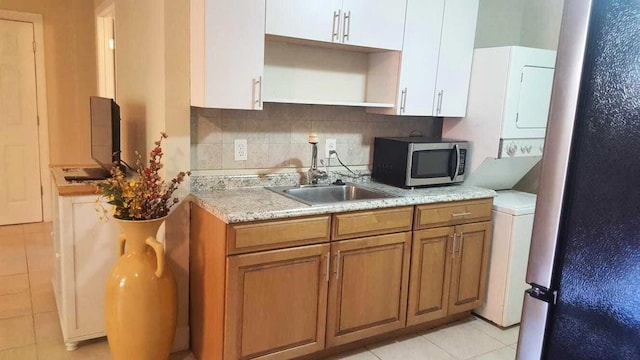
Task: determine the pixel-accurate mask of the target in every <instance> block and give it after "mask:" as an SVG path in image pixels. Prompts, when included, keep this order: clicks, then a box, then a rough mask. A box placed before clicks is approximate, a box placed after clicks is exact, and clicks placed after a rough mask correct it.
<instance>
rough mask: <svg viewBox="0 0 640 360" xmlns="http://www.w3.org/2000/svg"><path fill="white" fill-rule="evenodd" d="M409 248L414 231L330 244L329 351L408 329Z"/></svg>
mask: <svg viewBox="0 0 640 360" xmlns="http://www.w3.org/2000/svg"><path fill="white" fill-rule="evenodd" d="M410 244H411V233H410V232H404V233H395V234H389V235H380V236H371V237H366V238H359V239H354V240H343V241H339V242H336V243H333V244H331V256H332V257H331V259H332V269H333V274H332V276H331V280H330V282H329V305H328V316H327V347H331V346H336V345H341V344H345V343H349V342H352V341H356V340H360V339H364V338H367V337H370V336H374V335H378V334H382V333H386V332H389V331H392V330H396V329H400V328H402V327H404V326H405V323H406V315H407V306H406V304H407V286H408V281H407V280H408V275H409V255H410Z"/></svg>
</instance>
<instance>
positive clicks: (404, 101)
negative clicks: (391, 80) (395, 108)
mask: <svg viewBox="0 0 640 360" xmlns="http://www.w3.org/2000/svg"><path fill="white" fill-rule="evenodd" d="M406 106H407V88H404V89H403V90H402V93H401V95H400V113H401V114H404V112H405V110H406Z"/></svg>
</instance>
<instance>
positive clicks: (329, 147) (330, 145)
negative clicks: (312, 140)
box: [324, 139, 337, 158]
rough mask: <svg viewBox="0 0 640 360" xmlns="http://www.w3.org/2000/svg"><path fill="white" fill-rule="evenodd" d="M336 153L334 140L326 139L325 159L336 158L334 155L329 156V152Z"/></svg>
mask: <svg viewBox="0 0 640 360" xmlns="http://www.w3.org/2000/svg"><path fill="white" fill-rule="evenodd" d="M331 150H333V151H336V150H337V149H336V139H327V142H326V145H325V155H324V157H325V158H330V157H336V155H335V154H333V155H329V151H331Z"/></svg>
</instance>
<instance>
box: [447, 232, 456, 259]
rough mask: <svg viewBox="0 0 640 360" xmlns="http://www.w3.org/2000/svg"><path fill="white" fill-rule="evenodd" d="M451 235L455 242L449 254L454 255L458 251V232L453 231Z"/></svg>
mask: <svg viewBox="0 0 640 360" xmlns="http://www.w3.org/2000/svg"><path fill="white" fill-rule="evenodd" d="M451 237H452V238H453V244H452V245H451V251H449V254H450V255H451V256H453V254H454V253H455V251H456V241H457V240H458V234H456V233H453V235H451Z"/></svg>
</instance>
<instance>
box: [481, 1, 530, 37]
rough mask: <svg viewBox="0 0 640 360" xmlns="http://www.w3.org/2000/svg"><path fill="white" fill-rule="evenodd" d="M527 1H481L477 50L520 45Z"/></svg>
mask: <svg viewBox="0 0 640 360" xmlns="http://www.w3.org/2000/svg"><path fill="white" fill-rule="evenodd" d="M524 3H525V0H480V6H479V8H478V25H477V27H476V42H475V47H476V48H485V47H494V46H509V45H519V44H520V29H521V27H522V13H523V9H524Z"/></svg>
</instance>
